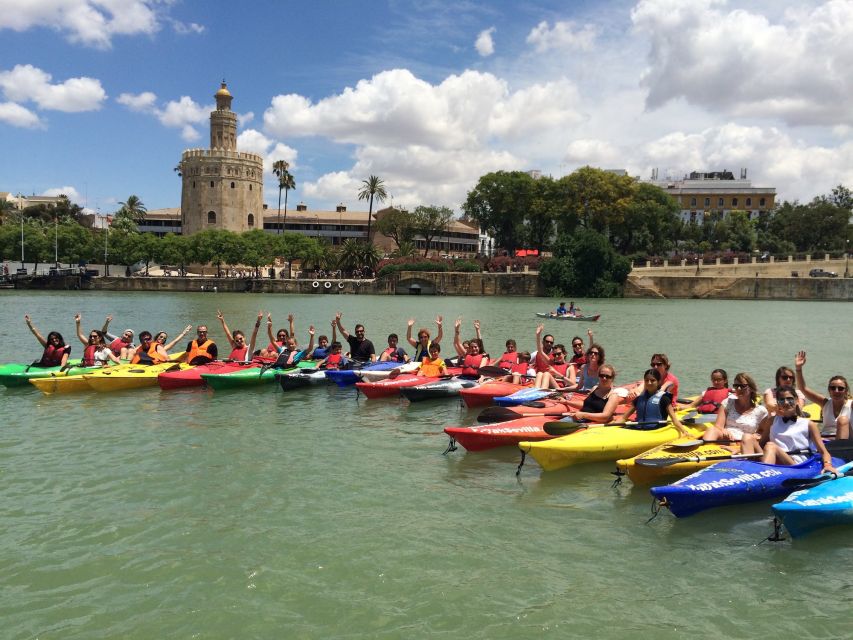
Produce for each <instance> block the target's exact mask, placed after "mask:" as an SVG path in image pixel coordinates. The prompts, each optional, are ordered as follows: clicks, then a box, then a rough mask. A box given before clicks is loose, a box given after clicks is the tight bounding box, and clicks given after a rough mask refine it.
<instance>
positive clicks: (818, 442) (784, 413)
mask: <svg viewBox="0 0 853 640" xmlns="http://www.w3.org/2000/svg"><path fill="white" fill-rule="evenodd" d="M775 396H776V397H775V400H776V416H775V417H769V416H768V417H767V418H766V419H765V420H764V422H763V423H762V425H761V429H760V431H759V433H760V435H761V448H762V449H763V452H764V455H763V456H762V457H761V461H762V462H764V463H767V464H782V465H794V464H799V463H800V462H804V461H805V460H807V459H808V458H809V457H810V454H809V453H794V452H800V451H815V450H816V451H817V452H818V453H819V454H820V457H821V462H822V463H823V471H829V472H832V473H835V468H834V467H833V466H832V457H831V456H830V454H829V451H827V450H826V446H825V445H824V444H823V439H822V438H821V437H820V429H819V428H818V426H817V423H815V422H812V421H811V420H809V419H808V418H806V417H804V416H803V413H802V409H800V403H799V398H798V396H797V390H796V389H795V388H794V387H792V386H791V385H784V386H782V387H779V388H778V389H776V393H775ZM759 451H761V449H759ZM747 453H751V452H747Z"/></svg>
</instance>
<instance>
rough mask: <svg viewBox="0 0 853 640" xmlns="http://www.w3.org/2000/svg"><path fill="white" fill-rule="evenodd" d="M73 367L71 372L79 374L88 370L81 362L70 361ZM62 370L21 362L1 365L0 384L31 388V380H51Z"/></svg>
mask: <svg viewBox="0 0 853 640" xmlns="http://www.w3.org/2000/svg"><path fill="white" fill-rule="evenodd" d="M68 364H69V365H71V367H70V369H69V371H70V372H71V371H75V370H77V371H76V372H77V373H85V372H86V371H87V369H85V368H83V367H80V360H79V359H77V360H69V361H68ZM60 369H62V367H37V366H35V365H34V364H25V363H21V362H10V363H8V364H2V365H0V384H2V385H4V386H6V387H24V386H26V387H28V388H29V387H30V385H29V384H28V383H29V381H30V379H31V378H49V377H50V376H51V375H52V374H54V373H56V372H57V371H59V370H60Z"/></svg>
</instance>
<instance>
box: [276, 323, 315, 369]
mask: <svg viewBox="0 0 853 640" xmlns="http://www.w3.org/2000/svg"><path fill="white" fill-rule="evenodd" d="M308 335H309V336H310V339H309V340H308V346H307V347H306V348H305V349H300V348H299V345H298V344H297V342H296V337H295V336H290V337H289V338H288V339H287V344H285V346H283V347H281V348H280V349H279V350H278V356H277V357H276V359H275V363H274V364H273V365H272V366H273V368H275V369H285V368H287V367H295V366H296V364H297V363H298V362H299V361H300V360H302V359H304V358H305V355H306V354H308V353H311V352H312V351H314V325H313V324H312V325H310V326H309V327H308Z"/></svg>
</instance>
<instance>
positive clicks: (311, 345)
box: [305, 324, 315, 354]
mask: <svg viewBox="0 0 853 640" xmlns="http://www.w3.org/2000/svg"><path fill="white" fill-rule="evenodd" d="M314 333H315V331H314V325H313V324H312V325H308V335H309V336H311V337H310V338H309V340H308V347H307V348H306V349H305V353H306V354H308V353H311V352H312V351H314Z"/></svg>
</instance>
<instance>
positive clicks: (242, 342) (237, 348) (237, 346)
mask: <svg viewBox="0 0 853 640" xmlns="http://www.w3.org/2000/svg"><path fill="white" fill-rule="evenodd" d="M216 317H217V318H219V321H220V322H221V323H222V330H223V331H224V332H225V337H226V338H228V344H229V345H231V353H229V354H228V358H226V359H227V360H231V361H234V362H250V361H251V360H252V355H253V354H254V353H255V342H256V340H257V339H258V330H259V329H260V328H261V320H263V317H264V312H263V311H258V317H257V319H256V320H255V327H254V329H252V337H251V338H249V343H248V344H247V343H246V334H245V333H243V332H242V331H241V330H240V329H235V330H234V331H230V330H229V329H228V324H227V323H226V322H225V316H223V315H222V312H221V311H217V312H216ZM201 328H202V327H199V329H201ZM204 329H205V331H206V330H207V327H204ZM199 339H201V336H199ZM213 346H214V348H216V345H215V344H214V345H213ZM273 355H275V354H273ZM215 359H216V354H214V360H215ZM190 364H193V363H192V362H190ZM201 364H206V363H201Z"/></svg>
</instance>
